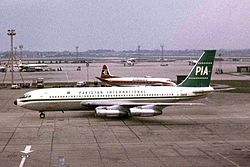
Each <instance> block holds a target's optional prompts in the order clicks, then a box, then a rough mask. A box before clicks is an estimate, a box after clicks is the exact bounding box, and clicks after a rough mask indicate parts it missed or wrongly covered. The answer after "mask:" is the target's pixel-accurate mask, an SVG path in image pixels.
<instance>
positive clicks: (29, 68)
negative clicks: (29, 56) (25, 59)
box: [18, 63, 48, 72]
mask: <svg viewBox="0 0 250 167" xmlns="http://www.w3.org/2000/svg"><path fill="white" fill-rule="evenodd" d="M18 67H19V71H23V72H35V71H44V69H45V68H46V67H48V64H23V63H21V64H19V65H18Z"/></svg>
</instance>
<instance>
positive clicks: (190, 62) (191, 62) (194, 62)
mask: <svg viewBox="0 0 250 167" xmlns="http://www.w3.org/2000/svg"><path fill="white" fill-rule="evenodd" d="M197 62H198V61H197V60H189V61H188V65H190V66H193V65H195V64H196V63H197Z"/></svg>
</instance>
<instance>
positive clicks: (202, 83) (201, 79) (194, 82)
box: [178, 50, 216, 87]
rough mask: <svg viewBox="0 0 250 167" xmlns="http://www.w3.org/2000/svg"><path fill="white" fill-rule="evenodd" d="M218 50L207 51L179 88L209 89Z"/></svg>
mask: <svg viewBox="0 0 250 167" xmlns="http://www.w3.org/2000/svg"><path fill="white" fill-rule="evenodd" d="M215 53H216V50H205V51H204V52H203V53H202V55H201V57H200V58H199V60H198V62H197V63H196V64H195V65H194V67H193V68H192V70H191V72H190V73H189V74H188V76H187V77H186V78H185V80H184V81H182V82H181V83H180V84H179V85H178V86H181V87H208V86H209V84H210V80H211V75H212V69H213V63H214V57H215Z"/></svg>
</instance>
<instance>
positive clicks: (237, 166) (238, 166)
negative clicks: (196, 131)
mask: <svg viewBox="0 0 250 167" xmlns="http://www.w3.org/2000/svg"><path fill="white" fill-rule="evenodd" d="M217 154H218V155H219V156H220V157H222V158H224V159H225V160H227V161H228V162H230V163H231V164H233V165H235V166H236V167H240V165H238V164H236V163H235V162H233V161H231V160H230V159H228V158H227V157H225V156H223V155H222V154H220V153H217Z"/></svg>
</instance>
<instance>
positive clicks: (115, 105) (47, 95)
mask: <svg viewBox="0 0 250 167" xmlns="http://www.w3.org/2000/svg"><path fill="white" fill-rule="evenodd" d="M215 53H216V51H215V50H206V51H204V52H203V54H202V55H201V57H200V58H199V60H198V62H197V63H196V64H195V66H194V67H193V68H192V70H191V72H190V73H189V75H188V76H187V77H186V79H185V80H184V81H183V82H182V83H180V84H179V85H176V86H141V87H92V88H50V89H39V90H34V91H30V92H27V93H25V94H24V96H23V97H21V98H19V99H17V100H15V102H14V104H16V105H18V106H21V107H23V108H27V109H30V110H36V111H39V112H40V118H44V117H45V114H44V112H46V111H72V110H81V111H83V110H92V109H93V110H95V114H96V115H97V116H155V115H160V114H162V110H163V108H165V107H167V106H186V105H201V104H200V103H198V104H197V103H179V102H178V101H181V100H190V99H193V98H197V97H201V96H203V95H206V94H207V93H208V92H211V91H213V88H212V87H211V86H209V84H210V79H211V74H212V68H213V62H214V57H215Z"/></svg>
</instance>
